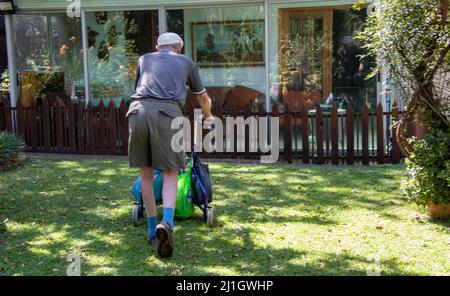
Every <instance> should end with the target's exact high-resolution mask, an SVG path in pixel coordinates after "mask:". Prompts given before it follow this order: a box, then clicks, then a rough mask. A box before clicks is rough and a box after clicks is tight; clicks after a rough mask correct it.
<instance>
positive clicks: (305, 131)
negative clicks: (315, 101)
mask: <svg viewBox="0 0 450 296" xmlns="http://www.w3.org/2000/svg"><path fill="white" fill-rule="evenodd" d="M301 116H302V118H301V126H302V159H303V163H309V116H308V109H307V108H306V106H305V105H303V106H302V108H301Z"/></svg>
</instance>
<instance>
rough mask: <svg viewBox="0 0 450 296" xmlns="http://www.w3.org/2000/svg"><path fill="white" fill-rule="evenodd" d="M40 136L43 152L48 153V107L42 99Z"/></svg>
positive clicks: (49, 142) (46, 101)
mask: <svg viewBox="0 0 450 296" xmlns="http://www.w3.org/2000/svg"><path fill="white" fill-rule="evenodd" d="M41 114H42V136H43V137H44V139H43V143H44V151H45V152H50V151H51V149H50V147H51V141H50V140H51V133H50V131H51V130H50V129H51V125H50V106H49V104H48V100H47V99H46V98H44V99H43V100H42V113H41Z"/></svg>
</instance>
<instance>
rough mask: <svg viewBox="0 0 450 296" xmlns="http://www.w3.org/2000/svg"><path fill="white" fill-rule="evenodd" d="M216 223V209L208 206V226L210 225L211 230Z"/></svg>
mask: <svg viewBox="0 0 450 296" xmlns="http://www.w3.org/2000/svg"><path fill="white" fill-rule="evenodd" d="M213 223H214V209H213V207H211V206H208V207H207V208H206V225H208V227H209V228H211V227H212V226H213Z"/></svg>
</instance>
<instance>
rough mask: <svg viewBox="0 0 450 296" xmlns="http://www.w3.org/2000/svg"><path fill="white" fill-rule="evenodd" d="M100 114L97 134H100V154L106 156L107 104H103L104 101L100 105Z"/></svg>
mask: <svg viewBox="0 0 450 296" xmlns="http://www.w3.org/2000/svg"><path fill="white" fill-rule="evenodd" d="M98 113H99V121H98V125H97V132H98V143H99V144H100V154H101V155H105V154H106V149H105V146H106V142H107V140H106V139H105V138H106V137H105V135H106V132H105V131H106V124H105V104H104V103H103V100H100V104H99V105H98Z"/></svg>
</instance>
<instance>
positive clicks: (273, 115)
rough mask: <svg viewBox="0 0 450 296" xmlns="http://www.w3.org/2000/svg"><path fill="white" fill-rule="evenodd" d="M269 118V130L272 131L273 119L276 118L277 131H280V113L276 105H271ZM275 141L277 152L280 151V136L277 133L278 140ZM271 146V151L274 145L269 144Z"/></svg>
mask: <svg viewBox="0 0 450 296" xmlns="http://www.w3.org/2000/svg"><path fill="white" fill-rule="evenodd" d="M270 117H271V118H270V124H271V126H270V128H271V129H272V124H273V119H274V118H276V119H277V120H278V130H279V129H280V127H279V124H280V122H279V120H280V111H279V110H278V104H277V103H273V104H272V112H271V114H270ZM275 141H277V143H278V147H277V149H278V151H280V134H279V133H278V139H275ZM271 145H272V149H273V148H274V143H273V142H271Z"/></svg>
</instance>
